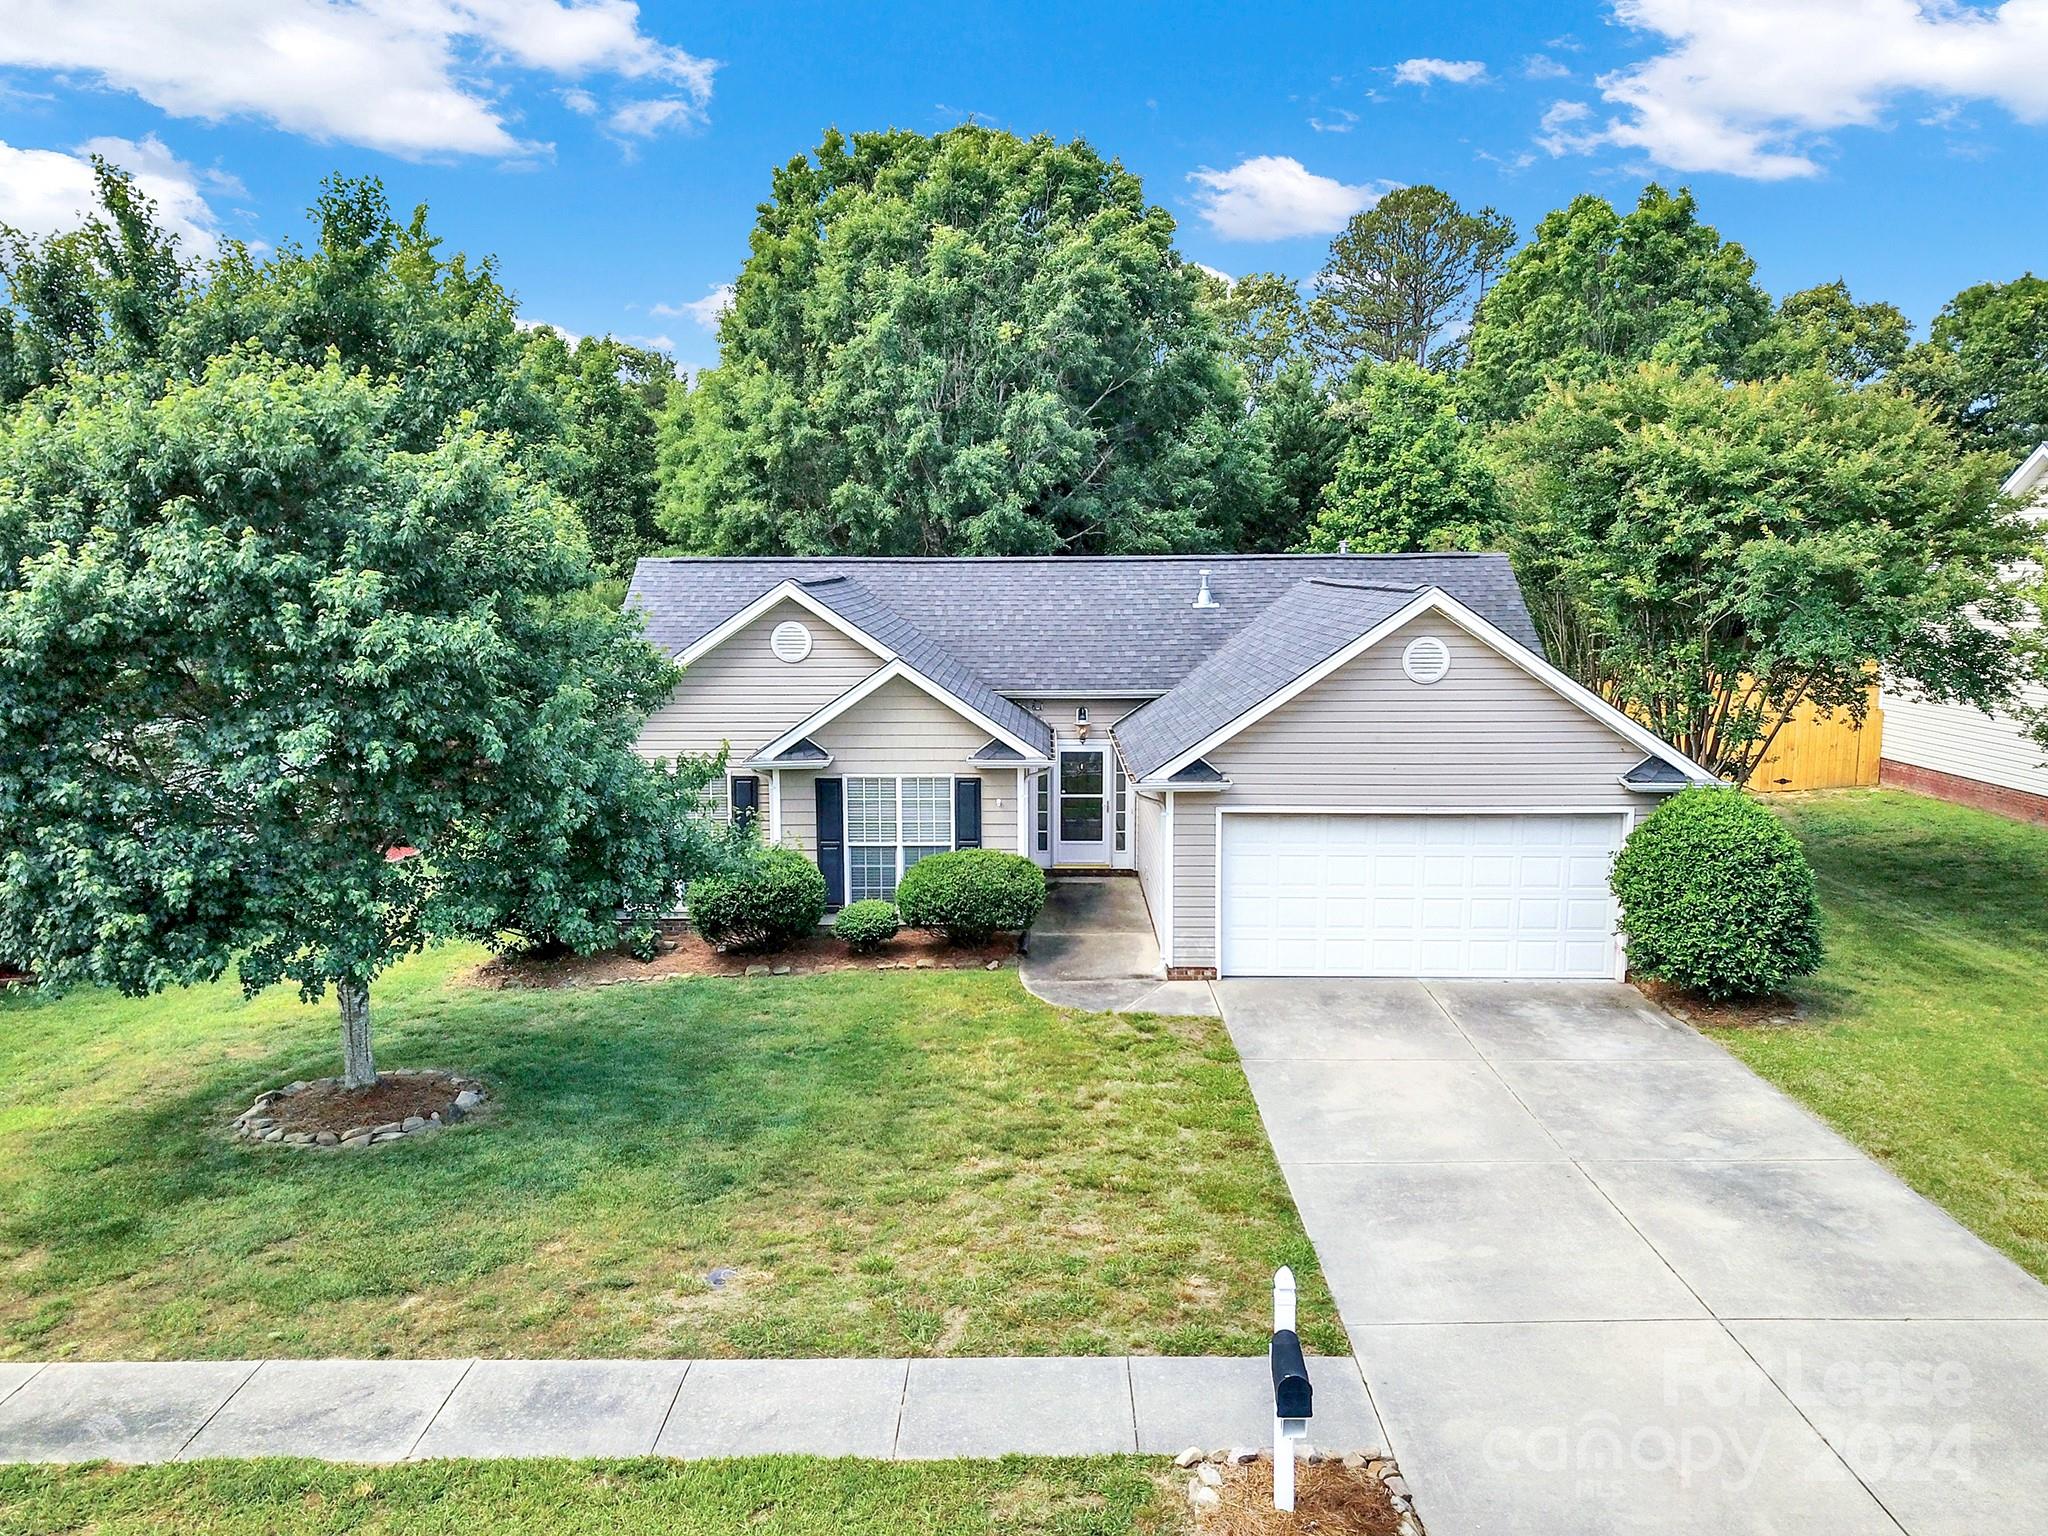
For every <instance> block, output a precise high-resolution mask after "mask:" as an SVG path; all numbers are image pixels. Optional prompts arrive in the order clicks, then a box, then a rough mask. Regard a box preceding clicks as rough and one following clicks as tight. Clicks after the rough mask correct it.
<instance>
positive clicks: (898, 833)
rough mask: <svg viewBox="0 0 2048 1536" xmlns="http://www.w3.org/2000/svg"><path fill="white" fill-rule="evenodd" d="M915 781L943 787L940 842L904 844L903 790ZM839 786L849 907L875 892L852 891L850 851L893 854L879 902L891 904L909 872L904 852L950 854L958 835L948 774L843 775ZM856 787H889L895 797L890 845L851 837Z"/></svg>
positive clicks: (855, 875) (853, 876)
mask: <svg viewBox="0 0 2048 1536" xmlns="http://www.w3.org/2000/svg"><path fill="white" fill-rule="evenodd" d="M919 780H925V781H929V782H931V783H934V784H943V785H944V786H945V793H944V795H943V796H941V799H940V803H941V804H942V805H943V806H944V807H945V812H946V824H945V836H944V837H943V838H935V839H933V840H932V841H930V842H909V841H906V839H905V838H904V835H903V834H904V820H903V786H904V784H905V783H915V782H917V781H919ZM842 782H843V783H844V784H845V786H846V787H845V788H844V789H843V790H842V791H841V792H840V793H841V796H842V803H843V805H844V807H845V809H844V812H843V814H844V818H845V822H846V827H845V841H846V899H847V901H848V902H849V903H851V902H855V901H862V900H866V899H868V898H869V897H871V896H874V895H876V894H878V893H875V892H864V891H857V890H856V889H855V886H854V881H855V879H856V878H857V876H858V874H859V871H858V870H857V869H856V868H855V864H854V857H853V854H854V850H855V849H856V848H867V849H874V848H891V849H894V850H895V874H894V875H893V876H892V878H891V879H890V882H889V889H888V891H887V892H886V893H882V894H881V899H882V900H884V901H894V900H895V899H896V891H897V889H898V888H899V887H901V885H902V884H903V876H904V875H905V874H906V873H907V872H908V871H909V867H910V866H909V865H908V864H906V863H905V862H904V858H905V851H906V850H907V849H910V848H933V849H936V850H937V851H939V852H940V853H950V852H951V851H952V849H953V844H954V841H955V839H956V838H957V837H958V835H959V827H958V824H957V822H956V820H955V817H954V799H953V776H952V775H950V774H939V773H912V774H898V775H894V776H892V775H889V774H886V773H856V774H849V775H847V776H846V777H845V778H844V779H843V780H842ZM857 783H868V784H888V785H891V786H892V787H893V790H894V794H895V819H894V822H893V830H894V832H895V841H894V842H888V843H878V842H861V841H856V840H855V838H854V835H853V832H854V826H853V815H852V802H853V786H854V785H855V784H857ZM920 857H924V858H930V857H931V855H930V854H924V855H920ZM913 862H914V861H913Z"/></svg>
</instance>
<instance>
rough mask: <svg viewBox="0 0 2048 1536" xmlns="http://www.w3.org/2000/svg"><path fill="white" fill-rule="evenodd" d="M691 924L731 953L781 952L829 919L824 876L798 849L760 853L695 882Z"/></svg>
mask: <svg viewBox="0 0 2048 1536" xmlns="http://www.w3.org/2000/svg"><path fill="white" fill-rule="evenodd" d="M687 900H688V903H689V912H690V922H691V924H692V926H694V927H695V928H696V930H697V932H699V933H700V934H702V935H703V936H704V937H705V938H706V939H707V940H709V941H710V942H711V943H713V944H719V945H723V946H724V947H726V948H727V949H779V948H782V947H783V946H785V945H789V944H794V943H796V942H797V941H798V940H799V939H802V938H804V937H806V936H807V935H809V934H810V933H811V932H812V931H813V930H815V929H816V928H817V926H818V924H819V923H821V922H823V921H824V919H825V903H826V896H825V877H824V876H823V875H821V874H820V873H818V866H817V865H815V864H813V863H812V862H811V861H810V860H809V859H807V858H805V857H804V856H803V855H802V854H801V853H798V852H797V851H796V850H795V849H794V848H762V849H759V850H758V851H756V852H753V853H750V854H749V855H748V856H747V857H746V859H745V861H744V862H742V863H741V864H740V865H739V866H738V867H737V868H735V869H732V870H729V871H726V872H725V873H722V874H717V875H707V876H705V877H704V878H703V879H700V880H696V881H693V882H691V885H690V888H689V891H688V892H687Z"/></svg>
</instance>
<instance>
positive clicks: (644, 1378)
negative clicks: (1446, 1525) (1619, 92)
mask: <svg viewBox="0 0 2048 1536" xmlns="http://www.w3.org/2000/svg"><path fill="white" fill-rule="evenodd" d="M1309 1369H1310V1374H1311V1376H1312V1377H1313V1379H1314V1382H1315V1389H1316V1398H1315V1406H1316V1416H1315V1420H1314V1433H1313V1435H1312V1436H1311V1443H1312V1444H1314V1445H1316V1446H1318V1447H1320V1448H1325V1449H1329V1450H1342V1451H1350V1450H1364V1451H1384V1449H1385V1446H1386V1439H1385V1436H1384V1435H1383V1434H1382V1433H1381V1431H1380V1425H1379V1419H1378V1417H1377V1416H1376V1415H1375V1414H1374V1412H1373V1408H1372V1403H1371V1400H1370V1399H1369V1398H1368V1396H1367V1394H1366V1390H1365V1384H1364V1382H1363V1381H1362V1380H1361V1379H1360V1377H1359V1373H1358V1365H1357V1362H1356V1361H1354V1360H1352V1359H1350V1358H1348V1357H1344V1358H1323V1357H1318V1358H1316V1359H1314V1360H1312V1361H1311V1362H1310V1367H1309ZM1272 1391H1273V1389H1272V1379H1271V1376H1270V1374H1269V1372H1268V1368H1267V1365H1266V1361H1265V1360H1264V1359H1263V1358H1252V1359H1239V1358H1230V1359H1223V1358H1215V1357H1207V1358H1199V1357H1198V1358H1165V1357H1159V1356H1150V1355H1142V1356H1133V1357H1129V1358H1124V1357H1118V1356H1109V1357H1103V1358H1090V1357H1078V1358H1073V1357H1070V1358H1045V1359H936V1360H931V1359H921V1360H695V1361H691V1360H266V1361H262V1362H260V1363H259V1362H253V1361H241V1362H237V1361H190V1362H183V1361H159V1362H138V1363H108V1364H69V1363H67V1364H51V1365H34V1364H19V1363H12V1362H0V1462H24V1461H34V1462H73V1461H100V1460H106V1461H117V1462H152V1461H181V1460H182V1461H197V1460H202V1459H205V1458H209V1457H250V1456H306V1457H313V1458H317V1459H319V1460H323V1461H346V1462H394V1461H406V1460H425V1459H429V1458H436V1457H452V1456H488V1457H504V1456H529V1457H532V1456H575V1457H583V1456H648V1455H654V1456H675V1457H685V1458H698V1457H716V1456H756V1455H769V1454H777V1453H789V1454H803V1455H813V1456H871V1457H877V1458H885V1459H895V1460H928V1459H934V1458H942V1457H956V1456H961V1457H966V1456H972V1457H993V1456H1003V1455H1009V1454H1012V1453H1017V1454H1025V1455H1043V1456H1080V1455H1094V1454H1101V1453H1108V1452H1142V1453H1145V1454H1155V1455H1172V1454H1174V1453H1176V1452H1178V1451H1181V1450H1183V1449H1185V1448H1186V1447H1188V1446H1191V1445H1199V1446H1202V1447H1204V1448H1206V1449H1217V1448H1221V1447H1224V1446H1236V1445H1245V1446H1258V1445H1264V1444H1266V1443H1267V1441H1268V1440H1269V1439H1270V1437H1271V1433H1272V1411H1273V1407H1272V1404H1273V1396H1272Z"/></svg>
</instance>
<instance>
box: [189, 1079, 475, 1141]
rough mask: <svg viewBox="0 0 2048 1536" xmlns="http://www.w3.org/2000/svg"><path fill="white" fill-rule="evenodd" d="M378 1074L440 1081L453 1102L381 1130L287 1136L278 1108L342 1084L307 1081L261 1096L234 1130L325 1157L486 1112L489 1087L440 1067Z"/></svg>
mask: <svg viewBox="0 0 2048 1536" xmlns="http://www.w3.org/2000/svg"><path fill="white" fill-rule="evenodd" d="M377 1075H378V1077H379V1078H386V1077H426V1078H436V1079H439V1080H440V1081H442V1082H445V1083H446V1084H447V1085H448V1086H449V1087H450V1088H452V1089H454V1090H455V1098H454V1102H453V1103H451V1104H450V1105H449V1106H448V1108H447V1109H446V1110H441V1111H436V1112H435V1113H433V1114H430V1115H424V1116H422V1115H408V1116H406V1117H405V1119H403V1120H389V1121H386V1122H384V1123H383V1124H381V1125H363V1126H355V1127H351V1128H350V1129H348V1130H345V1131H287V1130H285V1129H284V1128H283V1127H282V1126H280V1125H279V1124H278V1123H277V1117H276V1116H275V1115H273V1114H272V1113H271V1111H272V1110H273V1109H274V1108H276V1107H277V1105H278V1104H280V1103H281V1102H282V1101H284V1100H285V1099H288V1098H290V1097H291V1096H292V1095H294V1094H299V1093H304V1092H305V1091H306V1090H307V1089H309V1088H324V1087H333V1086H338V1085H339V1084H340V1082H341V1079H340V1078H338V1077H316V1078H307V1079H302V1080H300V1081H298V1082H295V1083H286V1084H285V1085H284V1086H283V1087H282V1088H272V1089H269V1090H267V1091H266V1092H263V1093H259V1094H257V1095H256V1102H255V1103H253V1104H251V1105H250V1106H249V1107H248V1108H247V1109H246V1110H244V1111H242V1113H241V1114H239V1115H237V1116H236V1117H235V1119H234V1121H233V1123H232V1124H231V1125H230V1127H229V1129H230V1130H232V1131H233V1132H234V1134H235V1136H236V1137H238V1138H239V1139H240V1140H243V1141H253V1142H263V1143H267V1144H270V1145H274V1146H283V1147H311V1148H313V1149H314V1150H316V1151H322V1152H339V1151H343V1150H347V1151H359V1150H362V1149H364V1148H367V1147H381V1146H383V1145H385V1144H386V1143H388V1142H393V1141H400V1140H403V1139H404V1138H405V1137H407V1136H424V1135H425V1134H426V1133H427V1132H429V1131H438V1130H440V1129H441V1128H442V1126H444V1125H453V1124H455V1122H456V1121H458V1120H464V1119H467V1118H468V1117H469V1116H470V1115H472V1114H474V1113H476V1111H477V1110H479V1109H481V1108H482V1107H483V1104H484V1099H485V1097H486V1095H485V1093H484V1085H483V1084H482V1083H480V1082H478V1081H477V1080H476V1079H475V1078H473V1077H463V1076H461V1075H460V1074H458V1073H454V1072H444V1071H441V1070H439V1069H438V1068H433V1067H394V1068H392V1069H391V1070H390V1071H388V1072H380V1073H378V1074H377Z"/></svg>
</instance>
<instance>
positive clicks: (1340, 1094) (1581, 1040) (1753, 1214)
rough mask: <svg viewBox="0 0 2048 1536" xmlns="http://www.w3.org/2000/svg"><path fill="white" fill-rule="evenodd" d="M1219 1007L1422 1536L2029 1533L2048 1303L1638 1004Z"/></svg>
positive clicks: (1605, 998)
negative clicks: (1424, 1530)
mask: <svg viewBox="0 0 2048 1536" xmlns="http://www.w3.org/2000/svg"><path fill="white" fill-rule="evenodd" d="M1215 992H1216V996H1217V998H1218V1000H1219V1002H1220V1003H1221V1005H1222V1009H1223V1016H1224V1019H1225V1020H1226V1021H1227V1023H1228V1025H1229V1027H1230V1032H1231V1034H1232V1036H1233V1038H1234V1039H1235V1040H1236V1042H1237V1048H1238V1051H1239V1054H1240V1055H1241V1056H1242V1057H1243V1059H1244V1063H1245V1070H1246V1072H1247V1074H1248V1075H1249V1076H1250V1078H1251V1083H1252V1089H1253V1091H1254V1093H1255V1094H1256V1096H1257V1098H1258V1103H1259V1108H1260V1112H1261V1113H1262V1114H1263V1116H1264V1117H1265V1122H1266V1126H1267V1130H1268V1132H1269V1134H1270V1135H1271V1137H1272V1141H1273V1145H1274V1148H1275V1150H1276V1151H1277V1153H1278V1154H1279V1158H1280V1163H1281V1166H1282V1168H1283V1170H1284V1171H1285V1173H1286V1176H1287V1181H1288V1184H1289V1186H1290V1187H1291V1188H1292V1189H1293V1192H1294V1197H1295V1200H1296V1202H1297V1203H1298V1204H1299V1206H1300V1208H1301V1213H1302V1218H1303V1220H1304V1221H1305V1222H1306V1224H1307V1227H1308V1232H1309V1236H1310V1237H1311V1238H1312V1239H1313V1240H1314V1242H1315V1245H1316V1250H1317V1253H1318V1255H1319V1256H1320V1258H1321V1260H1322V1265H1323V1271H1324V1274H1325V1275H1326V1276H1327V1277H1328V1280H1329V1283H1330V1287H1331V1290H1332V1292H1333V1293H1334V1295H1335V1297H1336V1301H1337V1307H1338V1310H1339V1312H1340V1313H1341V1314H1342V1316H1343V1319H1344V1323H1345V1326H1346V1328H1347V1329H1348V1330H1349V1331H1350V1335H1351V1341H1352V1345H1353V1347H1354V1349H1355V1350H1356V1351H1357V1354H1358V1358H1359V1362H1360V1364H1361V1365H1362V1366H1363V1368H1364V1372H1365V1377H1366V1382H1367V1385H1368V1386H1369V1388H1370V1389H1371V1392H1372V1394H1373V1398H1374V1402H1375V1405H1376V1406H1377V1408H1378V1410H1379V1413H1380V1416H1381V1418H1382V1419H1383V1420H1384V1422H1385V1424H1386V1428H1387V1433H1388V1436H1389V1438H1390V1439H1391V1441H1392V1443H1393V1449H1394V1452H1395V1454H1396V1455H1397V1456H1398V1457H1399V1459H1400V1461H1401V1466H1402V1470H1403V1472H1404V1473H1405V1474H1406V1475H1407V1477H1408V1479H1409V1482H1410V1485H1411V1486H1412V1487H1413V1488H1414V1490H1415V1494H1416V1500H1417V1507H1418V1512H1419V1513H1420V1514H1421V1515H1422V1517H1423V1519H1424V1520H1425V1522H1426V1523H1427V1525H1428V1527H1429V1530H1430V1532H1431V1533H1432V1536H1507V1533H1515V1532H1532V1533H1533V1532H1542V1533H1556V1536H1601V1533H1607V1532H1652V1531H1654V1532H1659V1533H1667V1532H1668V1533H1678V1532H1687V1533H1690V1532H1698V1533H1702V1536H1709V1533H1711V1536H1732V1533H1736V1532H1751V1533H1757V1536H1835V1533H1842V1536H1861V1533H1865V1532H1870V1533H1894V1536H1895V1533H1897V1532H1899V1531H1901V1530H1903V1531H1906V1532H1910V1533H1912V1536H1937V1533H1939V1536H1947V1533H1954V1536H1966V1533H1967V1536H1986V1533H1991V1532H2005V1531H2010V1532H2015V1533H2017V1532H2023V1531H2024V1532H2039V1531H2043V1530H2048V1287H2043V1286H2042V1285H2040V1284H2039V1283H2037V1282H2036V1281H2035V1280H2034V1279H2032V1278H2031V1277H2030V1276H2029V1275H2027V1274H2026V1273H2025V1272H2024V1271H2022V1270H2021V1269H2020V1268H2019V1267H2018V1266H2017V1265H2015V1264H2013V1263H2012V1262H2011V1261H2010V1260H2008V1259H2006V1258H2005V1257H2004V1256H2003V1255H2001V1254H1999V1253H1998V1252H1997V1251H1995V1250H1994V1249H1992V1248H1991V1247H1989V1246H1988V1245H1986V1244H1985V1243H1983V1242H1981V1241H1980V1240H1979V1239H1977V1238H1976V1237H1974V1236H1973V1235H1971V1234H1970V1233H1969V1232H1967V1231H1966V1230H1964V1229H1963V1228H1962V1227H1961V1226H1960V1225H1958V1224H1957V1223H1956V1222H1955V1221H1954V1220H1952V1219H1951V1218H1950V1217H1949V1216H1948V1215H1946V1214H1945V1213H1944V1212H1942V1211H1941V1210H1939V1209H1938V1208H1936V1207H1935V1206H1934V1205H1932V1204H1930V1203H1929V1202H1927V1201H1925V1200H1923V1199H1922V1198H1921V1197H1920V1196H1918V1195H1916V1194H1914V1193H1913V1192H1912V1191H1911V1190H1909V1189H1908V1188H1906V1186H1905V1185H1904V1184H1902V1183H1900V1182H1899V1181H1898V1180H1897V1179H1896V1178H1894V1177H1893V1176H1892V1175H1891V1174H1890V1173H1888V1172H1886V1171H1885V1170H1884V1169H1883V1168H1881V1167H1879V1166H1878V1165H1877V1164H1876V1163H1874V1162H1872V1161H1871V1160H1870V1159H1869V1158H1867V1157H1865V1156H1864V1155H1863V1154H1862V1153H1861V1152H1860V1151H1858V1150H1857V1149H1856V1148H1855V1147H1854V1146H1852V1145H1850V1144H1849V1143H1848V1142H1846V1141H1844V1140H1843V1139H1842V1138H1840V1137H1839V1136H1837V1135H1835V1133H1834V1132H1832V1131H1831V1130H1829V1129H1828V1128H1827V1127H1826V1126H1824V1125H1823V1124H1821V1123H1820V1122H1819V1121H1818V1120H1816V1119H1815V1118H1814V1117H1812V1116H1811V1115H1809V1114H1808V1113H1807V1112H1806V1111H1805V1110H1803V1109H1801V1108H1800V1107H1799V1106H1798V1105H1796V1104H1794V1103H1793V1102H1792V1101H1791V1100H1789V1099H1787V1098H1786V1097H1785V1096H1784V1095H1782V1094H1780V1093H1779V1092H1778V1091H1777V1090H1776V1089H1775V1088H1772V1087H1771V1086H1770V1085H1769V1084H1767V1083H1765V1082H1763V1081H1762V1080H1761V1079H1760V1078H1758V1077H1756V1076H1755V1075H1754V1074H1753V1073H1751V1072H1750V1071H1749V1070H1748V1069H1747V1068H1746V1067H1744V1066H1743V1065H1741V1064H1740V1063H1739V1062H1737V1061H1736V1060H1735V1059H1734V1058H1732V1057H1731V1056H1729V1055H1728V1054H1727V1053H1726V1052H1725V1051H1723V1050H1721V1048H1720V1047H1719V1046H1717V1045H1715V1044H1713V1042H1711V1041H1709V1040H1707V1039H1705V1038H1704V1037H1703V1036H1701V1035H1699V1034H1697V1033H1695V1032H1694V1031H1693V1030H1691V1029H1689V1028H1687V1027H1686V1026H1685V1025H1683V1024H1680V1023H1678V1022H1677V1021H1676V1020H1674V1019H1672V1018H1670V1017H1669V1016H1667V1015H1665V1014H1663V1013H1661V1012H1659V1011H1658V1010H1656V1009H1654V1008H1652V1007H1651V1006H1650V1005H1649V1004H1647V1003H1646V1002H1645V1001H1644V1000H1643V998H1642V997H1641V995H1640V994H1638V993H1637V992H1635V991H1634V990H1633V989H1630V988H1627V987H1623V986H1619V985H1607V984H1583V983H1509V982H1449V983H1446V982H1432V983H1428V984H1423V983H1418V982H1406V981H1387V982H1371V981H1252V980H1244V981H1223V982H1218V983H1216V984H1215Z"/></svg>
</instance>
